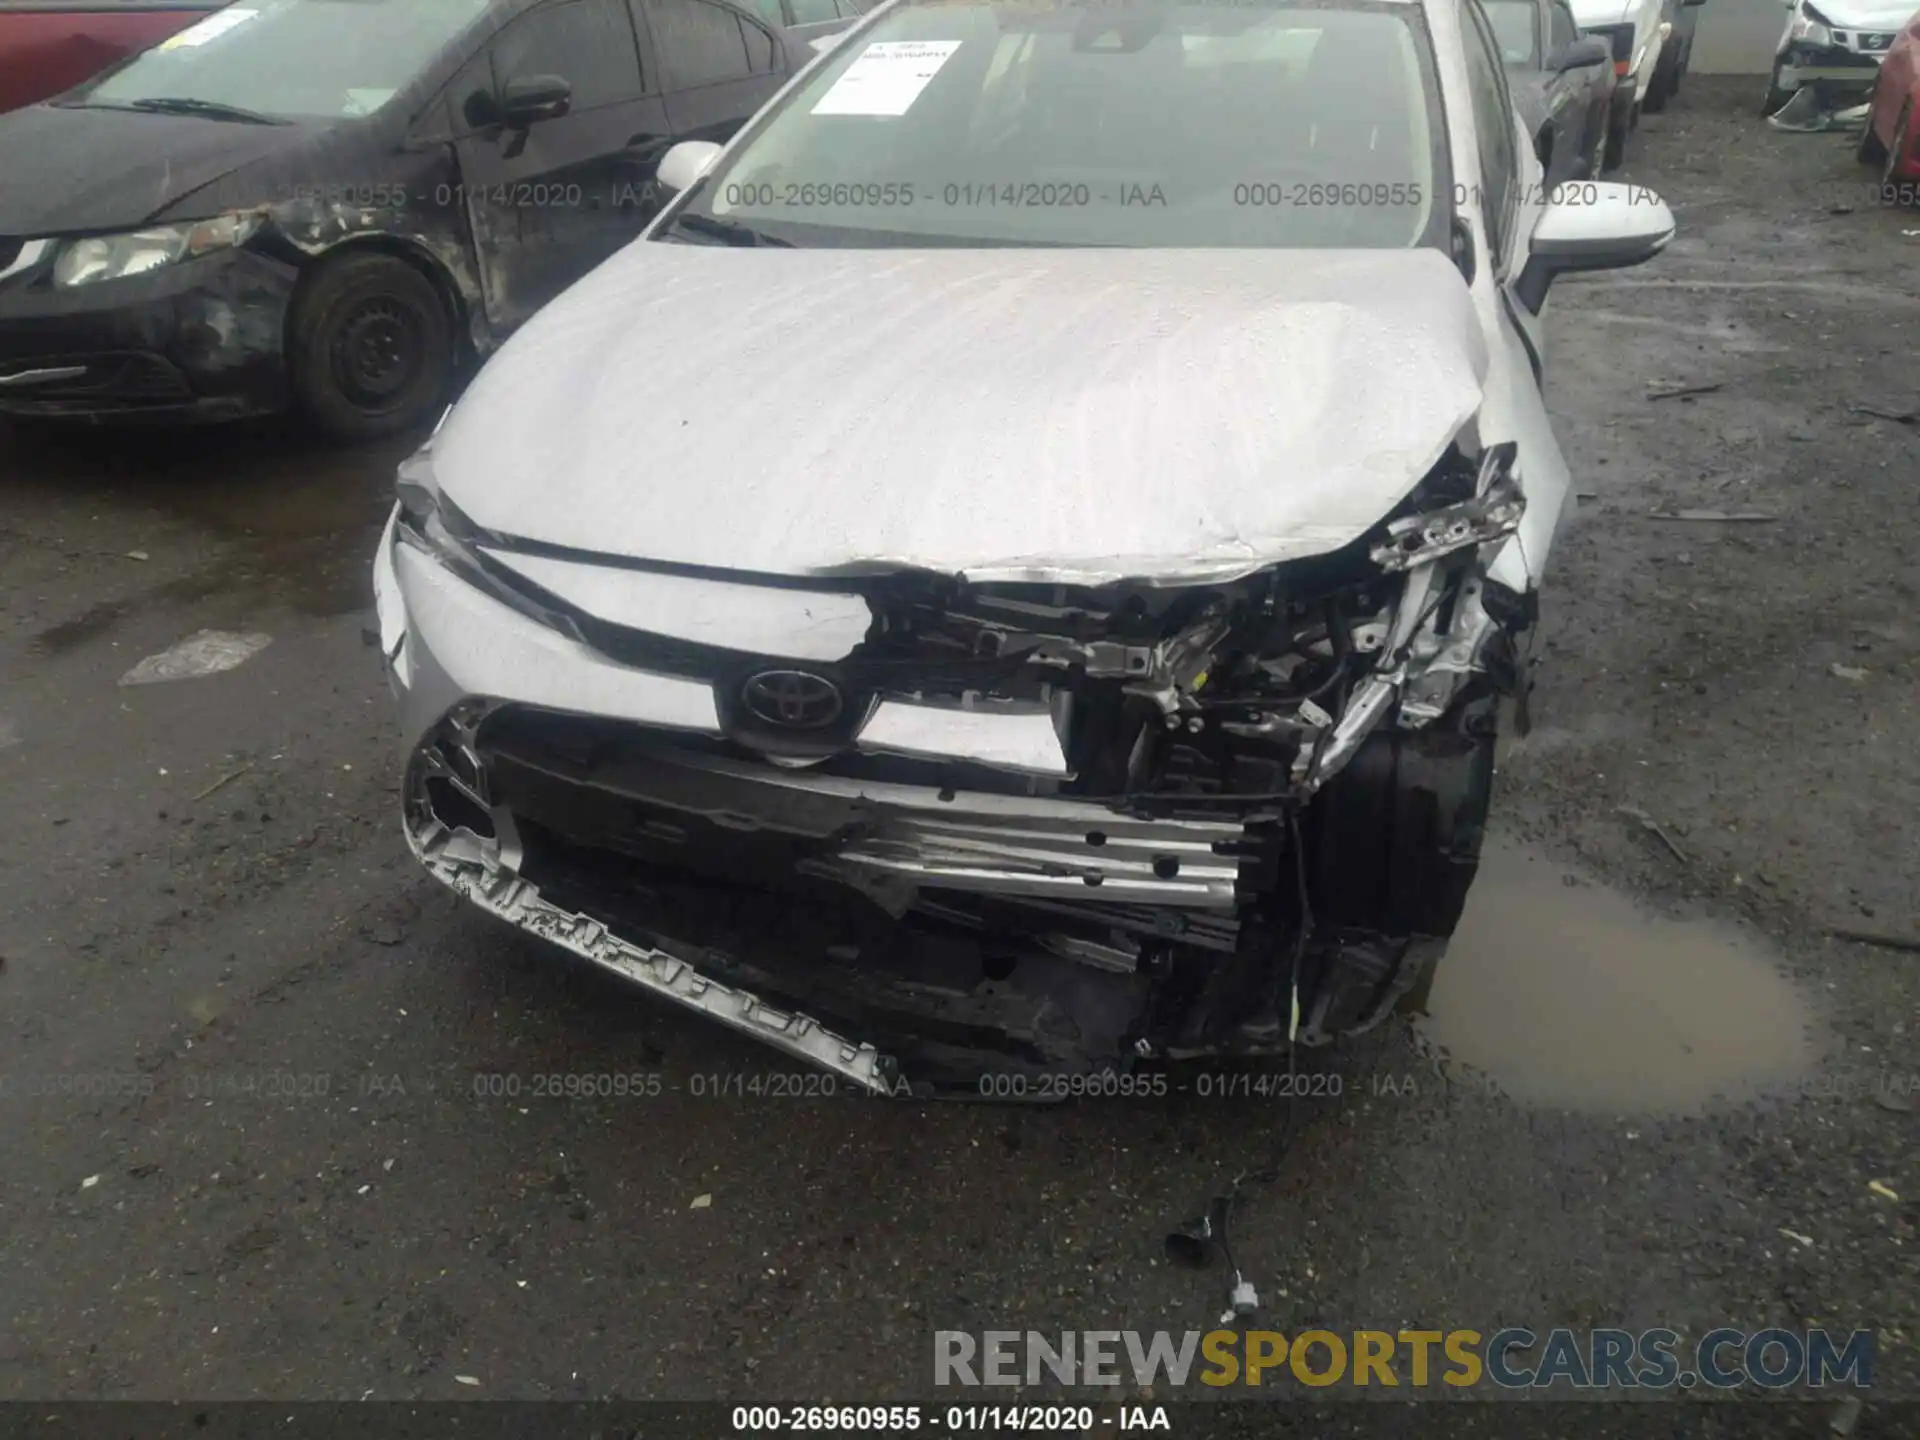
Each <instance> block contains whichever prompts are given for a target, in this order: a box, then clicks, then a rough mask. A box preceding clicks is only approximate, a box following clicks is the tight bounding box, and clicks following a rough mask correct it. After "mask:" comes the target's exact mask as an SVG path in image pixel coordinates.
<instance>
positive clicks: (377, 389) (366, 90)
mask: <svg viewBox="0 0 1920 1440" xmlns="http://www.w3.org/2000/svg"><path fill="white" fill-rule="evenodd" d="M789 13H791V12H789V10H788V9H787V7H786V6H785V5H765V6H762V5H755V6H753V7H752V9H751V10H749V9H742V8H736V7H734V6H732V5H730V4H728V3H726V0H239V3H235V4H232V5H229V6H227V7H226V8H225V9H222V10H219V11H216V12H215V13H214V14H212V15H210V16H208V17H207V18H206V19H204V20H202V21H200V22H199V23H198V24H195V25H193V26H190V27H188V28H187V29H186V30H184V31H182V32H180V33H179V34H177V35H175V36H173V37H172V38H171V39H168V40H166V41H164V42H162V43H161V44H160V45H159V46H157V47H155V48H154V49H152V50H150V51H148V52H147V53H145V54H143V55H139V56H136V57H134V58H132V59H130V60H128V61H126V62H125V63H123V64H121V65H120V66H118V67H116V68H115V69H113V70H111V71H109V72H107V73H106V74H105V75H104V76H101V77H99V78H97V79H95V80H93V81H90V82H88V83H87V84H86V85H84V86H82V87H81V88H79V89H77V90H74V91H71V92H69V93H67V94H66V95H63V96H60V97H58V98H56V99H54V100H52V101H49V102H48V103H45V104H42V105H36V106H32V107H29V108H27V109H24V110H20V111H17V112H15V113H13V114H10V115H6V116H0V156H5V157H6V158H5V162H4V163H3V164H0V414H10V415H14V416H31V417H37V418H62V417H75V418H86V419H93V420H102V419H119V418H153V417H167V418H177V419H222V418H229V417H235V416H241V415H250V414H260V413H271V412H275V411H279V410H282V409H286V408H293V409H296V410H297V411H299V412H300V413H302V414H303V415H304V416H305V417H307V418H308V419H309V420H311V421H312V422H313V423H314V424H315V425H316V426H317V427H318V428H319V429H320V430H321V431H322V432H323V433H326V434H328V435H331V436H334V437H336V438H343V439H356V438H365V437H371V436H375V435H381V434H387V433H390V432H393V431H397V430H401V429H405V428H407V427H409V426H411V425H413V424H415V423H417V422H418V421H420V420H421V419H423V418H424V417H426V416H427V415H429V414H430V413H432V411H433V410H434V409H435V408H436V407H437V406H438V405H440V404H441V402H442V400H443V398H444V396H445V394H446V391H447V388H448V384H449V379H450V376H451V375H452V373H453V372H454V370H455V369H456V367H457V366H458V365H459V364H460V363H461V362H462V361H463V360H464V359H465V358H466V357H468V356H472V355H485V354H486V353H488V352H489V351H491V350H492V349H494V348H495V347H496V346H497V345H498V344H499V343H500V342H501V341H502V340H503V339H504V338H505V337H506V336H507V335H508V334H509V333H510V332H511V331H512V330H513V329H514V328H515V327H516V326H518V325H519V324H520V323H521V322H522V321H524V320H525V319H526V318H527V317H528V316H529V315H531V314H532V313H533V312H534V311H535V310H536V309H538V308H539V307H540V306H541V305H542V304H544V303H545V302H546V301H547V300H549V299H551V298H552V297H553V296H555V295H557V294H558V293H559V292H560V291H561V290H562V289H564V288H565V287H566V286H567V285H569V284H570V283H572V282H573V281H574V280H576V279H578V278H579V277H580V276H582V275H584V274H585V273H586V272H587V271H589V270H591V269H592V268H593V267H594V266H596V265H597V264H599V263H600V262H601V261H602V260H604V259H606V258H607V257H608V256H609V255H611V254H613V252H614V251H616V250H618V249H619V248H620V247H621V246H623V245H625V244H626V243H627V242H628V241H629V240H631V239H633V238H634V237H635V236H637V235H638V234H639V233H640V230H641V229H642V227H643V226H644V225H645V224H646V222H647V220H648V219H649V218H650V217H651V215H652V214H653V211H654V210H655V208H657V207H656V203H655V199H654V183H653V182H654V170H655V167H656V165H657V164H658V161H659V158H660V156H661V155H662V154H664V153H665V152H666V150H667V149H668V148H669V147H670V146H671V145H672V144H674V142H676V141H679V140H688V139H695V140H714V141H724V140H726V139H727V138H728V137H730V136H731V135H732V134H733V132H734V131H735V130H737V129H738V128H739V127H740V125H741V124H743V123H744V122H745V121H746V120H747V118H748V117H750V116H751V115H752V114H753V113H754V111H755V110H757V109H758V108H759V107H760V105H761V103H762V102H763V101H765V100H766V99H767V98H768V97H769V96H770V95H772V94H773V93H774V91H776V90H777V89H779V87H780V86H781V85H782V84H783V83H784V82H785V80H786V79H787V77H788V75H789V74H790V73H792V72H793V71H794V70H796V69H798V68H799V67H801V66H802V65H803V64H804V63H805V62H806V61H807V60H809V59H811V58H812V52H811V50H810V49H809V47H808V46H807V44H806V43H805V39H804V38H802V37H799V36H796V35H794V34H793V33H791V32H790V31H789V30H788V29H787V28H786V27H785V26H784V25H781V24H777V23H768V20H767V19H766V18H764V17H766V16H768V15H770V14H774V15H779V16H781V17H782V18H783V19H784V18H785V17H786V16H787V15H788V14H789ZM831 13H832V12H831V8H830V7H829V9H828V13H827V14H822V13H820V8H819V7H818V6H815V7H813V13H810V14H806V15H804V16H800V15H795V17H794V18H795V19H796V20H797V21H799V22H800V23H802V24H805V26H806V29H807V30H810V31H811V30H817V29H823V28H835V27H833V26H826V25H822V24H820V23H819V22H820V21H823V20H825V19H827V18H828V15H830V14H831ZM808 22H813V23H808ZM838 23H839V24H845V23H847V22H846V21H844V20H842V21H839V22H838Z"/></svg>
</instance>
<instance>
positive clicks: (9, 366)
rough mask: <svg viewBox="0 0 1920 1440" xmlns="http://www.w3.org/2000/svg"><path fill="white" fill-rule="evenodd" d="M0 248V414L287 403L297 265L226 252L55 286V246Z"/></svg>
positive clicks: (189, 411)
mask: <svg viewBox="0 0 1920 1440" xmlns="http://www.w3.org/2000/svg"><path fill="white" fill-rule="evenodd" d="M0 245H3V246H5V247H6V249H7V250H8V251H9V252H11V254H10V261H9V265H10V267H11V268H10V269H9V273H7V274H6V275H5V276H4V278H0V415H13V416H20V417H29V418H38V419H86V420H163V421H174V422H177V421H203V420H227V419H235V418H238V417H241V416H245V415H254V414H263V413H270V412H273V411H277V410H280V409H282V408H284V406H285V404H286V399H287V381H286V360H285V341H284V333H285V322H286V312H287V305H288V303H289V301H290V299H291V298H292V294H293V287H294V280H295V276H296V272H295V270H294V268H293V267H292V266H290V265H285V264H282V263H280V262H278V261H275V260H271V259H268V258H267V257H265V256H262V255H257V254H254V253H253V252H251V251H248V250H244V249H242V250H229V251H223V252H220V253H218V254H214V255H208V256H205V257H203V258H201V259H198V260H191V261H187V262H185V263H183V264H179V265H170V266H166V267H164V268H162V269H160V270H156V271H153V272H151V273H149V274H146V275H137V276H132V277H130V278H128V279H124V280H108V281H103V282H100V283H98V284H94V285H86V286H81V287H79V288H77V289H72V290H60V289H56V288H55V287H54V284H53V279H52V273H51V272H52V265H53V253H54V247H53V246H51V245H39V244H36V242H28V244H27V245H26V246H20V245H19V244H18V243H17V242H0ZM0 268H8V267H0Z"/></svg>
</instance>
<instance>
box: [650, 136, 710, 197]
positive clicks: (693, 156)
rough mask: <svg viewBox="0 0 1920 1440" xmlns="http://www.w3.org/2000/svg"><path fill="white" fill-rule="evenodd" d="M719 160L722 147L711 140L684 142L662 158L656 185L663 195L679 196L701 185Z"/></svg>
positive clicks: (655, 180) (655, 181)
mask: <svg viewBox="0 0 1920 1440" xmlns="http://www.w3.org/2000/svg"><path fill="white" fill-rule="evenodd" d="M719 158H720V147H719V146H718V145H716V144H714V143H713V142H712V141H711V140H682V141H681V142H680V143H679V144H678V145H676V146H674V147H673V148H672V149H671V150H669V151H667V153H666V154H664V155H662V156H661V157H660V169H659V172H658V173H657V174H656V175H655V177H654V183H655V184H657V185H658V186H659V187H660V190H661V193H662V194H663V195H679V194H681V193H682V192H684V191H687V190H691V189H692V188H693V187H694V186H695V185H697V184H699V183H700V177H701V176H702V175H704V174H706V173H707V171H709V170H711V169H712V168H713V162H714V161H716V160H718V159H719Z"/></svg>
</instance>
